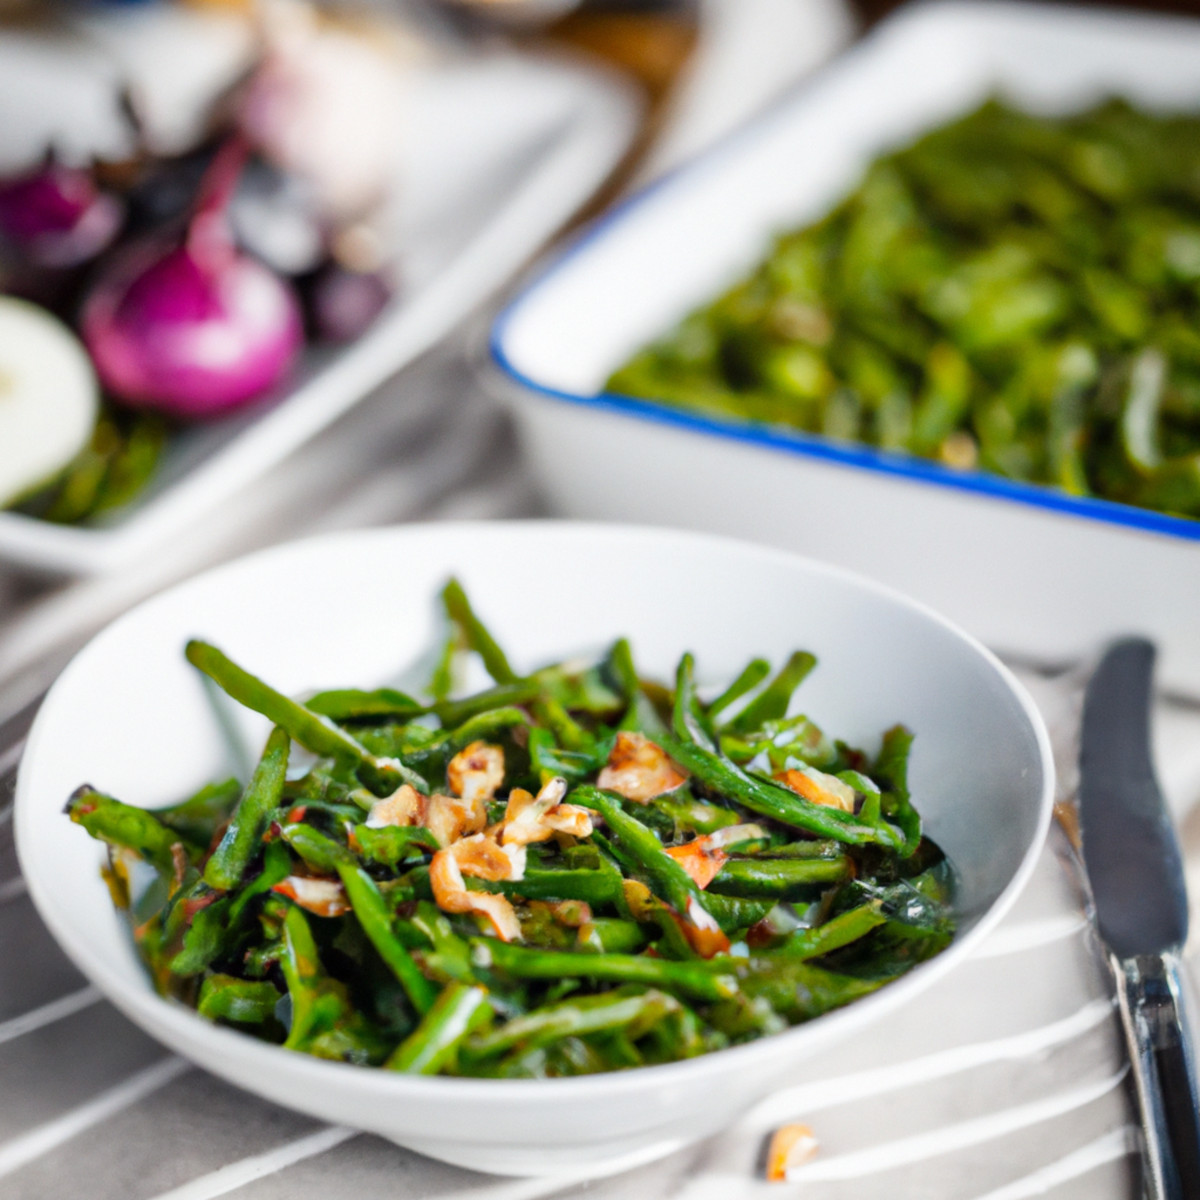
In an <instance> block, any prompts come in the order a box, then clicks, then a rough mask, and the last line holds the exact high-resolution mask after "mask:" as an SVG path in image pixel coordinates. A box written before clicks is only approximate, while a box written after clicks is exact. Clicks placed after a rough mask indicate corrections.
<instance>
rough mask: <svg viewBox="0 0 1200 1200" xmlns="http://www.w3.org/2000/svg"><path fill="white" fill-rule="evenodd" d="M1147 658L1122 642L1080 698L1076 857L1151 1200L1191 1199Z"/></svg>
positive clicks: (1171, 879) (1197, 1129)
mask: <svg viewBox="0 0 1200 1200" xmlns="http://www.w3.org/2000/svg"><path fill="white" fill-rule="evenodd" d="M1154 658H1155V649H1154V645H1153V643H1151V642H1149V641H1147V640H1145V639H1144V638H1122V639H1121V640H1119V641H1116V642H1114V643H1112V645H1110V646H1109V647H1108V649H1107V650H1106V651H1105V653H1104V654H1103V656H1102V657H1101V659H1100V662H1099V664H1098V665H1097V667H1096V670H1095V671H1094V672H1093V674H1092V676H1091V679H1090V680H1089V682H1088V685H1087V688H1086V690H1085V693H1084V702H1083V719H1082V725H1081V728H1080V739H1079V817H1080V829H1081V835H1082V854H1083V862H1084V867H1085V869H1086V871H1087V876H1088V883H1089V885H1090V888H1091V892H1092V901H1093V908H1094V917H1095V923H1096V928H1097V931H1098V932H1099V935H1100V938H1101V940H1102V941H1103V942H1104V944H1105V947H1106V948H1107V951H1108V961H1109V965H1110V967H1111V969H1112V972H1113V977H1114V980H1115V982H1116V990H1117V1002H1118V1007H1119V1009H1120V1013H1121V1023H1122V1026H1123V1028H1124V1032H1125V1040H1126V1043H1127V1045H1128V1048H1129V1058H1130V1064H1131V1071H1132V1075H1133V1081H1134V1085H1135V1089H1136V1092H1137V1100H1138V1108H1139V1110H1140V1114H1141V1124H1142V1133H1143V1167H1144V1171H1143V1181H1144V1184H1145V1188H1146V1193H1147V1195H1148V1196H1150V1197H1151V1200H1197V1198H1200V1091H1198V1089H1197V1080H1196V1058H1195V1050H1194V1045H1193V1040H1192V1035H1191V1026H1190V1020H1189V1017H1190V1014H1189V1011H1188V1009H1189V999H1188V996H1187V981H1186V977H1185V974H1184V968H1183V963H1182V961H1181V959H1180V952H1181V950H1182V947H1183V944H1184V942H1185V941H1186V940H1187V928H1188V908H1187V891H1186V888H1185V886H1184V876H1183V856H1182V855H1181V853H1180V850H1179V841H1178V839H1177V837H1176V835H1175V828H1174V825H1173V824H1172V822H1171V818H1170V814H1169V813H1168V811H1167V807H1166V804H1165V802H1164V800H1163V796H1162V792H1161V790H1160V789H1159V786H1158V782H1157V780H1156V778H1155V775H1154V763H1153V758H1152V754H1151V741H1150V712H1151V701H1152V695H1153V676H1154Z"/></svg>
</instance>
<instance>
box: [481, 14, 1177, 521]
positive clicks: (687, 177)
mask: <svg viewBox="0 0 1200 1200" xmlns="http://www.w3.org/2000/svg"><path fill="white" fill-rule="evenodd" d="M964 16H965V17H966V18H967V19H968V20H970V19H978V18H982V19H983V20H985V21H987V20H993V21H994V20H996V19H997V18H998V19H999V20H1001V21H1002V22H1013V23H1015V24H1016V25H1018V26H1023V27H1028V25H1029V24H1031V23H1033V24H1036V23H1037V22H1039V21H1044V20H1047V19H1052V20H1057V21H1068V22H1071V23H1074V24H1076V25H1084V26H1097V25H1103V24H1112V23H1113V22H1114V21H1116V22H1120V23H1122V24H1125V25H1127V26H1135V27H1138V28H1147V29H1159V30H1163V31H1164V32H1165V31H1170V30H1175V31H1179V30H1186V31H1188V32H1189V33H1190V34H1191V35H1192V36H1193V38H1195V37H1196V36H1197V35H1200V20H1197V19H1196V18H1195V17H1185V16H1183V17H1181V16H1180V15H1179V14H1156V13H1143V12H1130V11H1123V10H1116V9H1108V8H1101V9H1099V10H1085V9H1081V8H1076V7H1074V6H1072V5H1068V4H1057V3H1039V4H1038V5H1036V6H1029V5H1026V4H1023V3H1019V2H1017V0H916V3H914V4H912V5H911V6H909V7H906V8H904V9H902V10H900V11H899V12H897V13H895V14H893V15H891V16H889V17H888V18H887V19H886V20H884V21H882V22H881V23H880V24H879V25H878V26H877V27H876V28H875V29H873V30H872V31H871V32H870V33H868V34H867V36H866V37H864V38H863V39H862V40H861V41H860V42H859V43H857V44H856V45H854V46H852V47H851V48H850V49H849V50H847V51H846V52H845V53H844V54H842V55H841V56H840V57H839V58H837V59H836V60H835V61H834V62H832V63H830V64H828V65H827V66H825V67H823V68H820V69H819V70H817V71H815V72H813V73H812V75H810V76H808V77H806V78H805V79H804V80H802V81H801V82H800V83H798V84H797V85H795V86H794V87H792V88H790V89H788V90H787V91H786V92H785V93H784V94H783V95H782V96H781V97H780V98H779V99H778V100H776V101H775V102H774V103H772V104H770V105H769V106H768V107H767V108H766V109H765V110H764V111H763V112H761V113H760V114H759V115H758V116H757V117H755V118H753V119H751V120H750V121H748V122H747V123H746V124H745V125H742V126H740V127H739V128H738V129H736V130H735V131H733V132H732V133H731V134H728V135H726V136H725V137H724V138H722V139H721V140H720V141H718V142H717V143H716V144H715V145H714V146H712V147H711V148H709V149H708V150H705V151H703V152H702V153H701V154H699V155H697V156H696V157H695V158H694V159H691V160H689V161H688V162H686V163H684V164H683V165H681V166H679V167H676V168H675V169H674V170H672V171H669V172H667V173H666V174H665V175H663V176H662V177H661V178H659V179H656V180H654V181H653V182H652V183H650V184H648V185H646V186H645V187H643V188H641V189H640V190H638V191H636V192H634V193H633V194H632V195H631V196H628V197H626V198H625V199H624V200H622V201H620V202H619V203H617V204H615V205H613V206H612V207H611V208H610V209H609V210H608V211H607V212H605V213H604V214H603V215H602V216H600V217H598V218H596V219H595V220H594V221H592V222H591V223H589V224H588V225H586V226H585V227H584V229H583V230H582V231H581V232H580V233H579V234H578V236H576V237H575V238H574V239H572V240H571V241H569V242H568V243H567V244H566V245H565V246H564V247H562V248H561V249H560V250H558V251H555V252H554V253H552V254H551V255H550V257H549V258H548V259H547V260H545V261H543V262H542V263H540V264H539V265H538V266H537V267H536V268H535V269H534V270H533V272H532V273H530V275H529V276H527V278H526V279H525V280H523V281H522V283H521V284H520V286H519V288H518V290H517V291H516V293H515V294H514V295H513V296H512V297H511V298H510V299H509V300H508V301H507V302H506V303H505V305H504V307H503V308H501V309H500V311H499V313H497V315H496V316H495V318H494V320H493V321H492V325H491V328H490V330H489V332H488V341H487V351H486V353H487V356H488V358H489V359H490V362H491V364H492V365H493V366H494V367H495V368H496V369H497V370H498V371H499V372H500V373H501V374H502V375H503V376H506V377H507V381H508V382H509V383H510V384H515V385H517V387H518V388H521V389H525V390H526V391H528V392H531V393H533V394H535V395H536V396H539V397H541V398H542V399H545V400H553V401H558V402H562V403H567V404H572V405H576V406H579V407H581V408H585V409H594V410H596V411H599V412H607V413H616V414H621V415H624V416H629V417H633V418H635V419H639V420H646V421H651V422H655V423H658V424H660V425H666V426H668V427H674V428H678V429H683V430H687V431H690V432H692V433H698V434H703V435H707V436H710V437H715V438H718V439H724V440H731V441H735V442H743V443H747V444H749V445H752V446H757V447H761V448H763V449H767V450H775V451H781V452H782V453H784V454H788V455H792V456H795V457H798V458H800V459H816V460H818V461H822V462H827V463H835V464H838V465H840V466H845V467H857V468H860V469H863V470H867V471H870V472H872V473H874V474H878V475H883V476H888V477H891V478H894V479H902V480H908V481H910V482H913V483H916V484H921V485H932V486H934V487H939V488H950V489H953V490H955V491H960V492H967V493H969V494H971V495H975V496H980V497H983V498H985V499H990V500H1001V501H1007V502H1009V503H1014V504H1019V505H1022V506H1025V507H1028V508H1034V509H1040V510H1042V511H1043V512H1046V513H1050V514H1055V515H1067V516H1072V517H1083V518H1085V519H1086V520H1088V521H1094V522H1098V523H1100V524H1102V525H1108V526H1116V527H1118V528H1120V529H1123V530H1126V531H1131V532H1134V533H1135V534H1141V533H1152V534H1158V535H1164V536H1167V537H1170V538H1173V539H1178V540H1180V541H1185V542H1200V520H1196V519H1192V518H1189V517H1182V516H1174V515H1172V514H1169V513H1163V512H1158V511H1156V510H1154V509H1148V508H1138V507H1136V506H1135V505H1132V504H1125V503H1123V502H1120V501H1116V500H1105V499H1102V498H1099V497H1092V496H1073V495H1070V494H1069V493H1067V492H1063V491H1058V490H1056V489H1054V488H1053V487H1052V486H1051V485H1049V484H1034V483H1022V482H1020V481H1018V480H1012V479H1006V478H1005V477H1003V476H1000V475H992V474H988V473H987V472H984V471H980V470H977V469H973V470H957V469H955V468H952V467H948V466H944V465H942V464H940V463H937V462H935V461H933V460H931V459H923V458H920V457H918V456H917V455H914V454H909V453H907V452H905V451H897V450H883V449H880V448H878V447H874V446H868V445H866V444H864V443H856V442H840V441H837V440H835V439H832V438H829V437H826V436H825V435H823V434H814V433H805V432H803V431H800V430H795V429H790V428H788V427H787V426H783V425H772V424H768V423H766V422H755V421H750V420H742V419H738V418H736V417H723V416H718V415H713V414H705V413H701V412H699V411H696V412H692V411H688V410H685V409H682V408H675V407H673V406H671V405H670V404H668V403H667V402H666V401H663V400H653V399H646V398H642V397H636V396H628V395H625V394H623V393H620V392H610V391H607V390H603V391H600V392H598V393H596V394H594V395H587V394H584V393H580V392H572V391H568V390H566V389H563V388H558V387H554V386H553V385H551V384H549V383H546V382H544V381H542V380H539V379H537V378H535V377H533V376H531V375H528V374H527V373H526V372H525V371H523V370H522V369H521V368H520V367H518V366H517V365H516V363H515V362H514V361H513V358H512V355H511V354H510V353H509V349H508V345H507V339H508V337H509V331H510V327H511V326H512V324H513V323H514V321H515V320H516V319H517V318H518V317H519V316H520V315H521V310H522V307H523V306H524V305H526V304H527V303H528V302H529V301H530V300H531V299H532V297H533V296H534V295H535V294H536V293H537V292H538V290H539V289H540V288H542V287H543V286H545V285H547V284H549V283H550V282H551V281H552V280H553V279H554V278H555V277H556V276H557V275H559V274H560V273H562V272H563V271H565V270H568V269H569V268H570V267H571V265H572V263H573V262H574V260H575V259H577V258H579V257H581V256H583V255H584V254H586V253H588V252H589V251H592V250H594V249H595V248H596V247H597V246H598V245H599V244H600V243H602V242H603V240H604V238H605V237H606V236H607V235H608V234H610V233H611V232H612V231H613V229H614V228H615V227H617V226H619V225H620V224H621V223H622V222H623V221H624V220H625V219H626V218H628V217H630V216H631V215H632V214H634V213H636V212H637V211H638V210H639V209H641V208H642V207H643V206H644V205H645V204H647V203H648V202H649V201H650V200H652V199H657V198H659V196H660V194H662V195H666V196H674V195H678V194H683V193H686V190H687V187H688V185H689V184H690V183H691V182H692V181H693V180H694V179H695V178H696V177H698V176H701V175H703V174H705V173H706V172H709V171H711V170H712V169H713V167H714V166H716V165H718V164H720V163H721V162H722V161H723V160H725V159H728V158H730V157H734V156H736V154H737V153H738V151H739V150H740V149H741V148H742V147H743V145H746V144H748V143H750V142H752V141H755V140H757V139H759V138H762V137H763V136H765V135H767V134H769V133H770V132H771V131H772V130H773V129H774V128H775V127H777V126H784V125H786V124H787V122H788V121H789V120H791V119H792V115H793V111H794V110H796V109H801V110H802V109H804V107H805V106H806V105H808V104H809V102H810V93H811V92H812V91H813V90H815V85H817V84H819V83H820V82H821V81H823V80H824V79H826V78H827V77H830V76H837V75H840V74H844V73H845V71H846V70H848V69H849V70H851V71H853V70H856V69H858V67H857V64H858V63H859V62H860V60H862V59H864V58H868V59H869V57H870V56H871V55H872V54H877V53H878V52H879V48H880V47H881V46H883V45H890V43H891V42H892V41H893V40H895V37H896V34H897V33H898V32H901V31H907V30H909V29H910V28H914V29H916V30H918V31H920V30H921V29H922V27H923V26H924V25H926V24H927V23H929V22H930V21H931V19H932V20H934V21H936V20H939V19H947V18H949V19H959V18H962V17H964Z"/></svg>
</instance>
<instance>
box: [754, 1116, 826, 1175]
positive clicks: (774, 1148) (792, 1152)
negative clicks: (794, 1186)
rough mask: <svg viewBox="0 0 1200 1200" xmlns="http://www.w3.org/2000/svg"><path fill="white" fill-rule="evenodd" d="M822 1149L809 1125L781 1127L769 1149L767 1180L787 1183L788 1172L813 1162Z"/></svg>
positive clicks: (772, 1137)
mask: <svg viewBox="0 0 1200 1200" xmlns="http://www.w3.org/2000/svg"><path fill="white" fill-rule="evenodd" d="M820 1148H821V1143H820V1142H818V1141H817V1139H816V1136H815V1134H814V1133H813V1131H812V1130H811V1129H810V1128H809V1127H808V1126H807V1125H800V1124H795V1125H781V1126H780V1127H779V1128H778V1129H777V1130H775V1132H774V1133H773V1134H772V1135H771V1144H770V1145H769V1146H768V1147H767V1179H768V1180H769V1181H770V1182H771V1183H786V1182H787V1177H788V1172H789V1171H791V1170H792V1169H793V1168H795V1167H799V1166H802V1165H803V1164H804V1163H806V1162H809V1161H811V1160H812V1159H813V1158H814V1157H815V1156H816V1153H817V1151H818V1150H819V1149H820Z"/></svg>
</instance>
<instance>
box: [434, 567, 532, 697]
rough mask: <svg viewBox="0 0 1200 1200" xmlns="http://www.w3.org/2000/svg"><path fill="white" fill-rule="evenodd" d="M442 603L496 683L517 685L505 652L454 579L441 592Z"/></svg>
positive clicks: (515, 676) (460, 585) (514, 673)
mask: <svg viewBox="0 0 1200 1200" xmlns="http://www.w3.org/2000/svg"><path fill="white" fill-rule="evenodd" d="M442 603H443V604H444V605H445V606H446V614H447V616H449V618H450V619H451V620H452V621H454V622H456V623H457V624H458V625H459V626H460V627H461V628H462V630H463V634H464V636H465V638H466V642H467V645H468V646H469V647H470V648H471V649H472V650H474V651H475V653H476V654H478V655H479V657H480V658H481V659H482V660H483V665H484V667H486V668H487V673H488V674H489V675H490V676H491V677H492V678H493V679H494V680H495V681H496V682H497V683H516V682H517V675H516V672H514V671H513V669H512V667H510V666H509V665H508V659H507V658H506V657H505V655H504V651H503V650H501V649H500V647H499V646H498V645H497V644H496V640H495V638H493V637H492V635H491V634H490V633H489V632H488V629H487V626H485V625H484V624H483V622H482V621H481V620H480V619H479V618H478V617H477V616H476V615H475V610H474V609H473V608H472V607H471V602H470V601H469V600H468V599H467V594H466V592H464V591H463V589H462V584H460V583H459V582H458V580H457V579H451V580H450V582H449V583H447V584H446V586H445V587H444V588H443V589H442Z"/></svg>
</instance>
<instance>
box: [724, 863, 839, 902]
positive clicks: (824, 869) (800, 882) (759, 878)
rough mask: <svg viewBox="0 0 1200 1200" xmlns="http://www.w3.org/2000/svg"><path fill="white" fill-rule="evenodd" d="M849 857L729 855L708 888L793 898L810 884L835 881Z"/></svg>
mask: <svg viewBox="0 0 1200 1200" xmlns="http://www.w3.org/2000/svg"><path fill="white" fill-rule="evenodd" d="M851 870H852V867H851V863H850V860H849V859H848V858H846V857H844V856H843V857H840V858H832V859H826V858H759V857H753V858H730V859H729V860H727V861H726V862H725V863H724V865H723V866H722V867H721V869H720V870H719V871H718V872H717V874H716V876H715V878H714V879H713V881H712V883H710V884H709V885H708V890H709V891H710V892H716V893H725V894H727V895H731V896H750V897H768V896H769V897H771V898H773V899H776V900H794V899H797V898H799V897H801V896H805V895H807V894H809V893H810V892H811V891H812V889H813V887H814V885H818V886H819V885H822V884H827V883H835V882H837V881H838V880H839V879H846V878H848V877H849V875H850V873H851Z"/></svg>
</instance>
